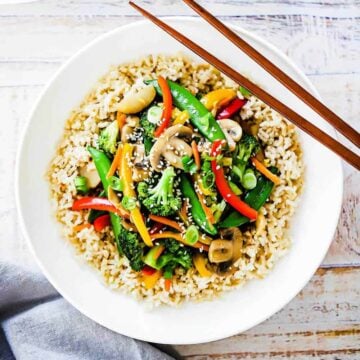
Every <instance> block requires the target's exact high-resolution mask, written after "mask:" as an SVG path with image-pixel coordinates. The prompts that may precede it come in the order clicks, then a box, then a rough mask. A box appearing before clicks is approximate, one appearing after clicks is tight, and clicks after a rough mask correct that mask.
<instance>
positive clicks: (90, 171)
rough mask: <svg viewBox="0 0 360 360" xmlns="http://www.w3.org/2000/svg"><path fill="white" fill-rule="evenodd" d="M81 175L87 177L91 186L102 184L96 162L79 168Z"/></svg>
mask: <svg viewBox="0 0 360 360" xmlns="http://www.w3.org/2000/svg"><path fill="white" fill-rule="evenodd" d="M79 173H80V175H81V176H84V177H86V179H87V184H88V186H89V188H91V189H93V188H96V187H97V186H98V185H99V184H100V181H101V179H100V176H99V174H98V172H97V170H96V167H95V164H94V163H93V162H92V161H91V162H89V163H88V164H86V165H84V166H82V167H81V168H80V169H79Z"/></svg>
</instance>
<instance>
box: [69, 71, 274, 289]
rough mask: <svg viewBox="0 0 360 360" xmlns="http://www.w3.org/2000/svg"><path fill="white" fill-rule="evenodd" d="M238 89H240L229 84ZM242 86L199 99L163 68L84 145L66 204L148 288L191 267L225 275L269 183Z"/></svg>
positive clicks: (204, 273) (268, 190)
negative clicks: (85, 155) (110, 241)
mask: <svg viewBox="0 0 360 360" xmlns="http://www.w3.org/2000/svg"><path fill="white" fill-rule="evenodd" d="M238 93H239V94H243V95H245V97H244V96H242V95H240V97H241V98H240V97H238V95H237V94H238ZM246 96H247V97H248V96H249V94H248V93H246V92H245V93H244V91H243V90H241V89H240V91H239V92H236V91H235V90H233V89H225V88H223V89H217V90H215V91H212V92H210V93H207V94H204V95H203V96H202V97H201V98H200V99H199V98H197V97H195V96H194V95H193V94H192V93H191V92H190V91H188V90H187V89H186V88H184V87H183V86H181V85H180V84H178V83H175V82H172V81H170V80H166V79H164V78H163V77H161V76H160V77H159V78H158V79H154V80H149V81H146V82H145V84H144V86H143V87H142V88H141V89H137V90H136V89H133V90H131V91H130V92H129V93H128V94H127V95H126V96H125V97H124V98H123V99H122V100H121V101H120V103H119V106H118V113H117V114H116V120H115V121H113V122H111V123H110V124H109V125H108V126H107V127H106V128H105V129H103V130H102V132H101V133H100V135H99V139H98V143H97V147H96V148H94V147H89V148H88V151H89V153H90V156H91V159H92V161H91V163H90V165H89V164H88V166H87V167H88V168H87V169H85V170H84V169H82V168H80V169H79V176H78V177H77V178H76V179H75V183H74V186H75V189H76V191H77V197H76V200H75V201H74V203H73V207H72V210H73V211H88V215H87V216H88V217H87V219H88V220H87V221H88V223H86V224H84V226H83V227H81V228H80V227H78V229H79V231H80V230H81V229H83V228H86V227H90V226H93V227H94V230H95V231H98V232H104V231H110V227H111V229H112V232H113V234H114V238H115V243H116V245H117V249H118V251H119V254H120V255H121V256H125V257H126V258H127V259H128V261H129V264H130V266H131V267H132V269H133V270H135V271H137V272H139V276H140V277H141V279H142V280H143V283H144V286H145V287H146V288H147V289H150V288H152V287H154V286H155V285H156V283H157V281H158V279H160V278H161V277H164V279H165V281H164V286H165V288H166V290H169V291H170V290H171V280H172V278H173V277H174V276H176V275H177V274H181V273H182V272H183V271H186V270H188V269H190V268H194V271H196V272H197V273H198V275H199V276H203V277H209V276H212V275H213V274H218V275H221V276H226V274H227V273H228V271H230V270H231V268H232V266H233V265H234V264H236V262H237V261H238V260H239V259H240V258H241V256H245V255H243V253H242V232H241V230H242V227H244V226H252V224H255V220H256V219H257V217H258V211H259V210H260V209H261V207H262V206H263V205H264V204H265V202H266V201H267V199H268V198H269V196H270V193H271V191H272V189H273V187H274V186H275V185H278V184H279V183H280V178H279V177H278V171H277V169H276V168H273V167H269V168H268V167H267V166H266V165H265V163H264V155H263V151H262V145H261V143H260V142H259V140H258V138H257V136H256V133H254V132H253V131H249V129H248V127H246V126H244V124H243V123H242V119H241V116H240V111H241V109H242V107H243V106H244V105H245V104H246V102H247V99H246Z"/></svg>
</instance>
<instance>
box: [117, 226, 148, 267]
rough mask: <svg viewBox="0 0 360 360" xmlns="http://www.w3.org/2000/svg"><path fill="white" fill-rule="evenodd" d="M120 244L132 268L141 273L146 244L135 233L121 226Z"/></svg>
mask: <svg viewBox="0 0 360 360" xmlns="http://www.w3.org/2000/svg"><path fill="white" fill-rule="evenodd" d="M119 244H120V248H121V249H122V252H123V253H124V255H125V256H126V257H127V258H128V260H129V262H130V266H131V268H132V269H134V270H135V271H140V270H141V269H142V268H143V267H144V262H143V255H144V247H145V244H144V242H143V241H142V240H141V239H140V238H139V235H138V234H137V233H135V232H132V231H128V230H126V229H125V228H124V227H123V226H122V225H121V224H120V232H119Z"/></svg>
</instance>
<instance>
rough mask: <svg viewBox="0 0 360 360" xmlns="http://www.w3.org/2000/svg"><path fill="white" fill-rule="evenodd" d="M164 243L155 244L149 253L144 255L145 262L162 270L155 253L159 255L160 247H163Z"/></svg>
mask: <svg viewBox="0 0 360 360" xmlns="http://www.w3.org/2000/svg"><path fill="white" fill-rule="evenodd" d="M162 246H163V245H156V246H153V247H152V248H151V249H150V250H149V251H148V253H147V254H146V255H145V257H144V263H145V264H146V265H149V266H150V267H152V268H154V269H156V270H160V267H159V266H158V265H157V260H158V259H155V255H157V253H158V251H159V248H160V247H162Z"/></svg>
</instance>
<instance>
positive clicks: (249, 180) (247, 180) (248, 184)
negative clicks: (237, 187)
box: [241, 169, 257, 190]
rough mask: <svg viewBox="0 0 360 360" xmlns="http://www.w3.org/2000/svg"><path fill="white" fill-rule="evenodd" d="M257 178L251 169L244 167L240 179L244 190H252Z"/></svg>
mask: <svg viewBox="0 0 360 360" xmlns="http://www.w3.org/2000/svg"><path fill="white" fill-rule="evenodd" d="M256 183H257V179H256V176H255V173H254V170H253V169H246V170H245V173H244V176H243V177H242V179H241V185H242V186H243V187H244V188H245V189H246V190H252V189H254V188H255V187H256Z"/></svg>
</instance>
